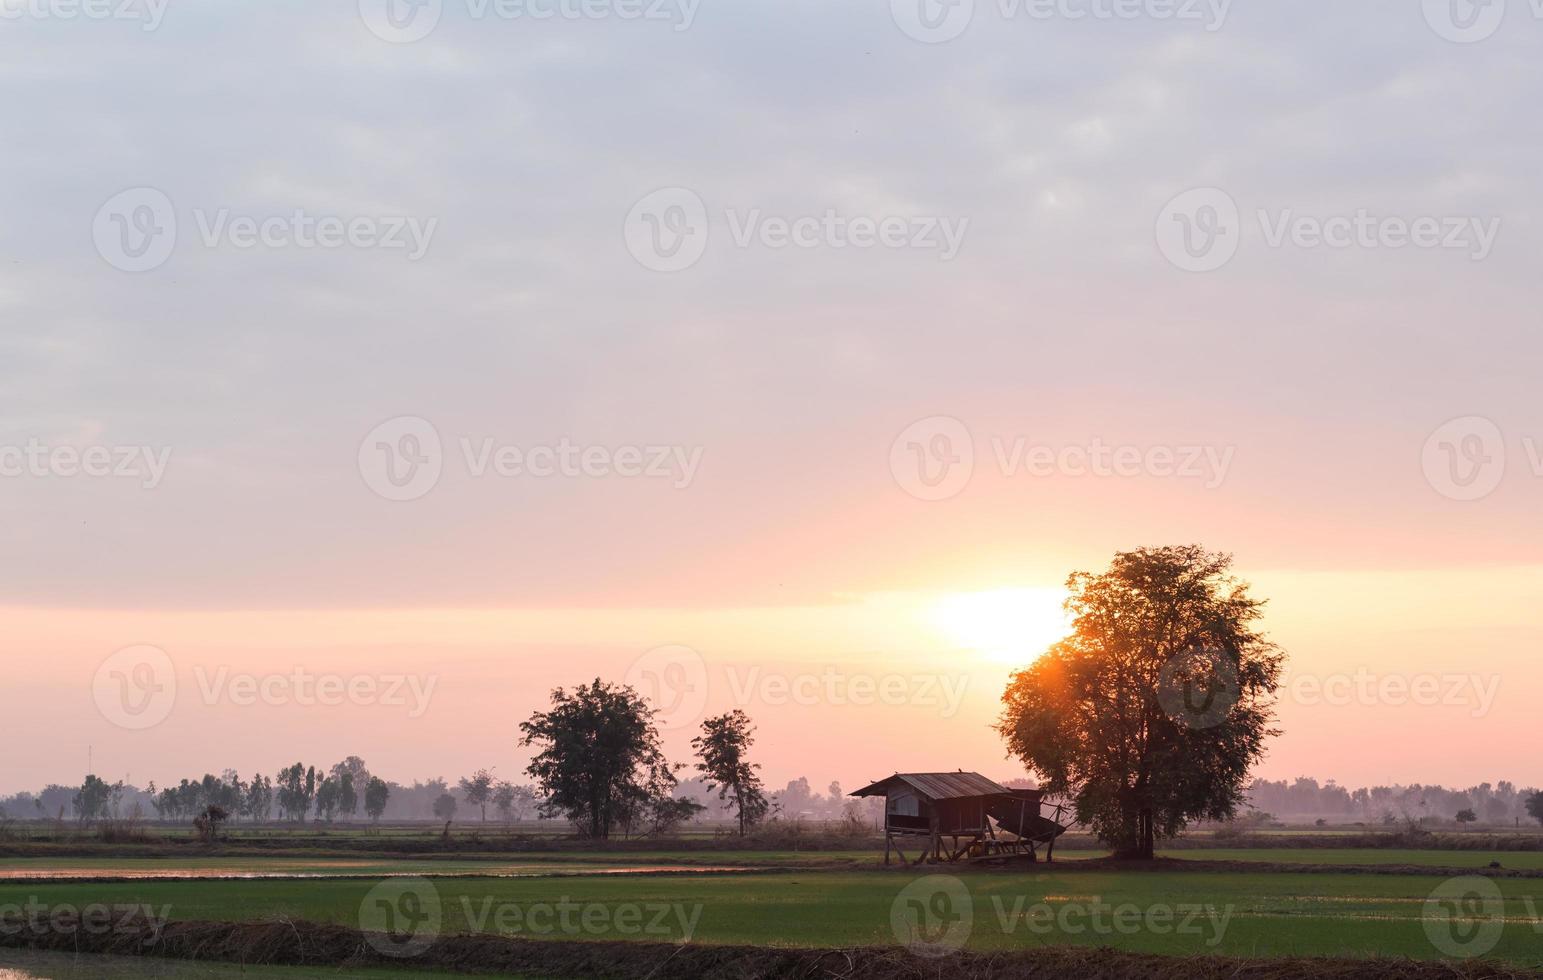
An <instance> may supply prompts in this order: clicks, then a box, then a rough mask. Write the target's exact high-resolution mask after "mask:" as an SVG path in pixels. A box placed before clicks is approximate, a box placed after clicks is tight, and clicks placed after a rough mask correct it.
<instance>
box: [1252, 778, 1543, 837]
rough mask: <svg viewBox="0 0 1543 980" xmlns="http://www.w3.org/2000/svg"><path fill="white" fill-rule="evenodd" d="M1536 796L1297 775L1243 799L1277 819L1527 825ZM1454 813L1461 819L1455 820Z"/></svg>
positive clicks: (1509, 787) (1504, 786)
mask: <svg viewBox="0 0 1543 980" xmlns="http://www.w3.org/2000/svg"><path fill="white" fill-rule="evenodd" d="M1537 792H1538V791H1537V790H1536V789H1533V788H1527V789H1518V788H1517V787H1516V784H1514V783H1510V782H1507V781H1505V780H1501V781H1500V782H1498V783H1495V784H1493V785H1491V784H1490V783H1480V784H1478V785H1477V786H1470V787H1468V788H1467V789H1447V788H1446V787H1444V786H1423V785H1421V784H1419V783H1413V784H1410V785H1408V786H1402V785H1397V784H1394V785H1392V786H1363V787H1360V788H1358V789H1350V788H1348V787H1345V786H1340V785H1339V784H1338V783H1336V782H1334V781H1333V780H1332V779H1331V780H1329V781H1328V782H1327V783H1321V784H1320V783H1319V782H1318V780H1316V779H1313V778H1311V777H1308V776H1299V777H1297V778H1296V779H1295V780H1292V781H1291V782H1287V781H1286V780H1284V779H1283V780H1280V781H1278V782H1271V781H1270V780H1266V779H1256V780H1254V782H1253V784H1252V785H1251V786H1250V787H1249V789H1248V799H1249V803H1250V804H1251V805H1252V806H1253V807H1254V809H1256V810H1260V811H1263V812H1265V813H1269V814H1271V815H1272V816H1274V817H1277V818H1292V817H1298V818H1300V817H1310V818H1315V819H1324V820H1326V821H1329V822H1335V823H1349V822H1362V823H1367V824H1374V825H1376V824H1395V823H1400V822H1403V821H1406V820H1423V821H1427V822H1441V823H1452V822H1462V823H1481V824H1487V825H1491V826H1495V825H1507V826H1514V825H1516V824H1517V823H1528V822H1530V821H1531V820H1532V814H1531V812H1530V811H1529V810H1528V808H1527V801H1528V800H1529V799H1530V798H1532V797H1534V796H1535V795H1536V794H1537ZM1459 814H1463V815H1464V817H1465V819H1464V820H1462V821H1458V815H1459ZM1469 817H1471V819H1467V818H1469Z"/></svg>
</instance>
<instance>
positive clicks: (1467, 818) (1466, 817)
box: [1454, 810, 1479, 824]
mask: <svg viewBox="0 0 1543 980" xmlns="http://www.w3.org/2000/svg"><path fill="white" fill-rule="evenodd" d="M1454 819H1456V820H1457V822H1458V823H1460V824H1465V823H1473V822H1474V821H1475V820H1477V819H1479V815H1478V814H1477V813H1474V812H1473V811H1472V810H1458V811H1457V816H1456V817H1455V818H1454Z"/></svg>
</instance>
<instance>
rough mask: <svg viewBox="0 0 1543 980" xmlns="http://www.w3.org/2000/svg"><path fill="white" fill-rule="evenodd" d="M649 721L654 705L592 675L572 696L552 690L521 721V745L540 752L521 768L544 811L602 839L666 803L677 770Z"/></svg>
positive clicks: (562, 691) (561, 691)
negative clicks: (544, 706) (540, 707)
mask: <svg viewBox="0 0 1543 980" xmlns="http://www.w3.org/2000/svg"><path fill="white" fill-rule="evenodd" d="M653 719H654V709H653V708H651V707H650V706H649V704H648V702H647V701H645V700H644V699H643V698H642V697H641V696H640V695H639V694H638V692H637V691H635V690H633V689H632V688H631V687H628V686H626V685H612V684H607V683H604V682H602V681H601V680H600V679H599V678H596V679H595V682H594V683H593V684H589V685H585V684H580V685H579V686H578V687H577V688H575V689H574V690H573V693H572V694H570V693H569V692H568V691H566V690H564V689H563V688H558V689H557V690H555V691H553V692H552V707H551V710H549V711H538V712H536V713H534V714H532V715H531V716H530V720H529V721H525V722H521V723H520V731H521V732H523V733H524V735H523V736H522V737H521V739H520V745H522V746H532V745H533V746H535V747H536V748H537V749H538V751H537V753H536V755H535V757H534V758H533V759H532V760H531V763H530V765H529V766H528V767H527V768H526V770H525V771H526V772H528V773H530V775H531V778H533V779H535V780H536V783H537V785H538V786H539V787H540V789H541V793H542V794H543V796H544V797H545V801H544V802H543V803H542V807H541V809H542V813H544V814H547V815H557V814H562V815H564V816H566V817H567V818H568V819H569V820H572V821H573V822H574V823H575V824H576V825H577V826H578V827H579V828H580V830H582V831H583V832H584V833H586V834H588V835H589V836H590V837H595V838H601V839H604V838H607V837H609V836H610V835H611V830H612V828H613V826H626V825H629V824H632V823H633V822H634V821H636V820H638V818H639V817H640V816H641V815H642V814H643V812H644V810H645V809H647V808H648V807H650V806H651V805H656V804H658V803H659V802H660V801H661V800H668V799H669V798H670V792H671V790H673V789H674V787H675V775H674V773H673V772H672V771H671V768H670V766H669V764H668V763H666V762H665V759H664V752H663V751H662V750H661V749H660V747H659V732H658V730H657V729H655V727H654V721H653ZM666 815H668V814H666Z"/></svg>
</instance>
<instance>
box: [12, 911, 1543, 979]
mask: <svg viewBox="0 0 1543 980" xmlns="http://www.w3.org/2000/svg"><path fill="white" fill-rule="evenodd" d="M4 926H5V927H4V928H0V946H10V947H17V948H28V949H40V950H53V951H60V952H89V953H106V954H116V955H122V956H158V957H165V958H172V959H183V960H199V961H218V962H226V963H242V964H246V965H249V966H310V967H323V966H326V967H336V966H348V967H361V966H377V967H390V966H396V967H402V968H407V969H414V970H447V971H455V972H464V973H468V974H534V975H538V976H546V977H562V978H569V977H571V978H591V977H593V978H616V980H645V978H646V980H696V978H707V980H814V978H825V980H830V978H836V980H843V978H844V980H892V978H893V980H942V978H947V980H1060V978H1064V977H1077V978H1079V980H1138V978H1139V980H1147V978H1154V980H1169V978H1172V980H1383V978H1387V980H1521V978H1524V977H1525V978H1535V977H1539V976H1543V974H1539V973H1535V972H1530V971H1525V970H1520V969H1516V968H1512V967H1508V966H1503V965H1499V964H1496V963H1488V962H1479V961H1474V962H1468V963H1427V962H1420V961H1413V960H1394V959H1378V960H1370V959H1366V960H1358V959H1328V958H1307V959H1229V958H1224V957H1166V956H1151V955H1144V954H1135V953H1121V952H1116V951H1114V950H1107V949H1104V950H1094V949H1080V948H1068V947H1047V948H1044V949H1038V950H1033V951H1023V952H1011V953H954V954H950V955H947V956H942V957H938V958H930V957H925V956H919V955H916V954H912V953H909V952H907V951H905V950H900V949H893V948H882V947H870V948H858V949H840V950H804V949H768V948H762V947H749V946H701V945H686V946H674V945H668V944H659V943H631V942H578V941H561V942H553V941H535V940H525V939H506V938H502V937H496V936H446V937H440V938H439V939H438V940H436V941H435V942H434V943H433V944H432V945H430V946H428V948H427V949H425V950H423V951H422V952H421V953H419V954H418V955H416V956H413V957H412V958H410V959H400V958H394V957H391V956H387V955H384V954H383V953H381V952H380V951H379V950H378V949H377V948H376V946H375V945H372V944H371V942H370V941H369V937H367V936H366V935H365V934H364V933H361V932H359V931H357V930H353V929H347V928H343V927H341V926H331V925H317V924H314V923H308V922H277V923H249V924H238V923H218V922H181V923H173V924H170V925H168V926H167V927H166V928H165V930H164V931H163V932H161V933H160V934H159V935H156V934H154V933H152V932H151V931H150V929H149V927H145V928H144V929H141V930H138V931H136V930H127V929H114V930H111V931H107V932H104V931H101V930H90V929H77V928H71V923H69V922H67V921H65V922H61V921H60V920H57V919H54V920H51V921H50V923H49V927H48V928H46V929H32V928H29V927H28V925H27V924H26V923H23V922H21V921H19V920H15V919H12V920H10V921H9V922H7V923H4Z"/></svg>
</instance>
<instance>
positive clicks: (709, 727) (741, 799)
mask: <svg viewBox="0 0 1543 980" xmlns="http://www.w3.org/2000/svg"><path fill="white" fill-rule="evenodd" d="M754 744H755V728H754V727H753V726H752V725H751V724H750V716H749V715H747V714H745V713H744V712H743V711H740V710H739V709H737V708H736V709H735V710H733V711H730V712H729V713H727V714H723V715H719V716H718V717H716V718H709V719H707V720H706V721H704V722H702V734H700V735H698V736H696V737H695V738H693V739H692V740H691V747H692V748H694V749H696V751H697V757H698V759H700V761H699V762H698V763H697V771H698V772H700V773H701V774H702V775H703V776H704V777H705V778H706V780H707V791H708V792H709V793H710V792H712V791H713V790H715V789H716V790H717V791H718V799H720V800H724V799H729V798H732V799H733V801H734V812H735V814H736V815H737V817H738V818H739V833H740V835H741V836H743V835H744V833H745V831H747V830H748V829H750V827H752V826H754V825H755V824H756V823H759V822H760V820H761V818H762V817H764V816H766V811H767V810H768V809H769V808H770V804H768V803H767V801H766V794H765V793H764V792H763V791H762V786H761V777H760V774H759V773H757V772H756V770H758V769H760V768H761V767H760V766H758V765H756V764H755V763H752V762H750V761H749V760H748V759H746V758H745V756H746V754H747V753H748V752H749V751H750V746H752V745H754Z"/></svg>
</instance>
